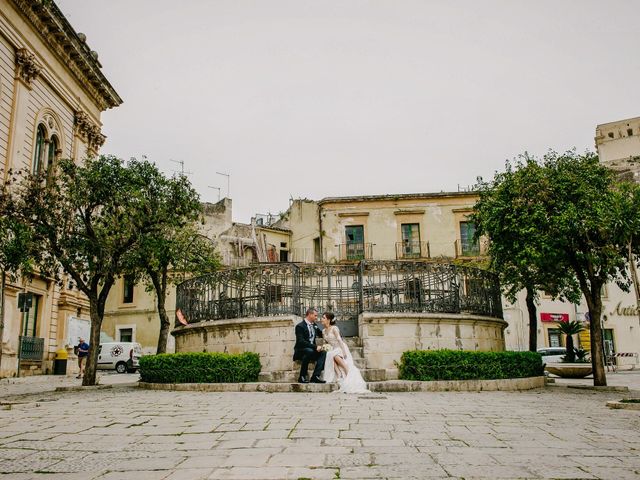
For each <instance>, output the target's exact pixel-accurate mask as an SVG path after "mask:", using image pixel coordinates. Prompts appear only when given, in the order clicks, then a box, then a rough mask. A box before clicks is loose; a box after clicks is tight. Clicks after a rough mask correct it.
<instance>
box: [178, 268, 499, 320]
mask: <svg viewBox="0 0 640 480" xmlns="http://www.w3.org/2000/svg"><path fill="white" fill-rule="evenodd" d="M309 307H314V308H316V309H317V310H319V311H324V310H330V311H333V312H335V313H336V315H337V316H338V317H341V318H343V319H344V318H348V317H349V318H354V317H357V316H358V314H360V313H362V312H441V313H470V314H476V315H486V316H490V317H497V318H502V305H501V300H500V285H499V283H498V279H497V277H496V276H495V275H494V274H493V273H491V272H488V271H485V270H480V269H476V268H471V267H463V266H459V265H453V264H448V263H436V262H419V261H414V262H412V261H393V260H390V261H361V262H359V263H353V264H302V265H298V264H294V263H287V264H285V263H280V264H277V263H276V264H259V265H255V266H252V267H247V268H238V269H231V270H222V271H218V272H214V273H211V274H208V275H203V276H200V277H196V278H192V279H190V280H187V281H185V282H183V283H181V284H180V285H178V288H177V298H176V309H180V311H181V312H182V314H183V316H184V318H185V319H186V321H187V322H188V323H196V322H200V321H205V320H221V319H231V318H246V317H262V316H271V315H285V314H295V315H303V314H304V311H305V310H306V309H307V308H309Z"/></svg>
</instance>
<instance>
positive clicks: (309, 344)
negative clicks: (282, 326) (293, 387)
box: [293, 320, 327, 381]
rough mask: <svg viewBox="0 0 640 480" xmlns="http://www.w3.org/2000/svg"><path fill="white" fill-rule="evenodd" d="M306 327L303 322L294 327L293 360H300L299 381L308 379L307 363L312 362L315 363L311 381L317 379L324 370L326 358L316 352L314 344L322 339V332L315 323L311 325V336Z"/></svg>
mask: <svg viewBox="0 0 640 480" xmlns="http://www.w3.org/2000/svg"><path fill="white" fill-rule="evenodd" d="M308 325H309V324H308V323H307V322H306V321H305V320H303V321H301V322H300V323H299V324H297V325H296V344H295V345H294V347H293V359H294V360H300V363H301V365H300V378H299V379H298V380H299V381H305V380H307V379H308V378H309V377H308V370H309V362H311V361H312V360H313V361H315V362H316V367H315V368H314V369H313V377H312V380H313V379H318V378H319V377H320V375H321V374H322V371H323V370H324V360H325V357H326V356H327V352H325V351H321V352H318V350H317V347H316V344H315V339H316V338H318V337H320V338H322V330H320V329H319V328H318V326H317V325H316V324H315V323H313V324H311V328H312V329H313V336H312V335H311V332H310V331H309V326H308ZM312 340H313V341H312Z"/></svg>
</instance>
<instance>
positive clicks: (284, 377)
mask: <svg viewBox="0 0 640 480" xmlns="http://www.w3.org/2000/svg"><path fill="white" fill-rule="evenodd" d="M356 366H357V367H358V369H359V370H360V373H362V378H364V379H365V381H367V382H380V381H384V380H386V379H387V376H386V370H385V369H384V368H366V367H365V366H364V365H362V366H359V365H358V363H357V362H356ZM312 371H313V370H312V368H309V374H311V372H312ZM299 373H300V368H299V367H298V368H297V369H295V370H288V371H280V372H270V373H269V372H260V375H259V376H258V381H259V382H271V383H296V382H297V381H298V375H299Z"/></svg>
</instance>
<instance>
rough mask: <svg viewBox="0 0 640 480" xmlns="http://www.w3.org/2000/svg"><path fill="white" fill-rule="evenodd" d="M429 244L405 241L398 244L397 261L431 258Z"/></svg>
mask: <svg viewBox="0 0 640 480" xmlns="http://www.w3.org/2000/svg"><path fill="white" fill-rule="evenodd" d="M430 257H431V252H430V251H429V242H420V241H418V240H415V241H404V242H396V259H398V260H405V259H410V258H430Z"/></svg>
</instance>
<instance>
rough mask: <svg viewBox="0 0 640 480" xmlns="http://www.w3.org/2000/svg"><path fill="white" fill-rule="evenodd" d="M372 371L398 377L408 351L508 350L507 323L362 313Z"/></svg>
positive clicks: (362, 335) (433, 315) (447, 316)
mask: <svg viewBox="0 0 640 480" xmlns="http://www.w3.org/2000/svg"><path fill="white" fill-rule="evenodd" d="M358 323H359V332H360V333H359V334H360V338H361V340H362V346H363V355H364V358H365V359H366V362H367V368H368V369H384V370H385V378H386V379H387V380H391V379H395V378H398V366H397V363H396V362H400V357H401V355H402V353H403V352H405V351H407V350H439V349H450V350H470V351H476V350H477V351H490V352H500V351H503V350H504V349H505V343H504V334H503V331H504V329H505V328H506V327H507V322H505V321H504V320H502V319H498V318H491V317H481V316H476V315H466V314H444V313H375V312H371V313H362V314H360V318H359V320H358Z"/></svg>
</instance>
